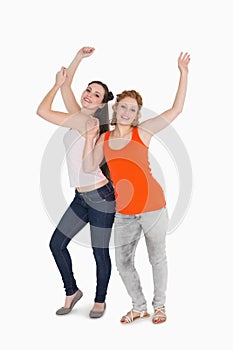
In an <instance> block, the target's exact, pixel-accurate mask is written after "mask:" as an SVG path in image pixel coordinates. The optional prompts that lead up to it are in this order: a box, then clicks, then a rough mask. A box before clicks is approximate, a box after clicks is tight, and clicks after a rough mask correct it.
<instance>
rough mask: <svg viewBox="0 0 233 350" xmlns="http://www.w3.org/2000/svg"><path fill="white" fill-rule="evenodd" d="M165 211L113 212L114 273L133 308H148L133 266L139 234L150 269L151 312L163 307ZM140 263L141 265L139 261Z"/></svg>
mask: <svg viewBox="0 0 233 350" xmlns="http://www.w3.org/2000/svg"><path fill="white" fill-rule="evenodd" d="M167 228H168V214H167V209H166V208H162V209H160V210H155V211H151V212H146V213H142V214H138V215H124V214H120V213H116V216H115V224H114V229H115V233H114V240H115V258H116V266H117V270H118V272H119V274H120V276H121V278H122V281H123V283H124V285H125V287H126V289H127V292H128V294H129V295H130V297H131V299H132V304H133V309H134V310H137V311H144V310H146V309H147V303H146V299H145V297H144V294H143V292H142V287H141V282H140V278H139V275H138V273H137V270H136V268H135V265H134V257H135V251H136V248H137V244H138V242H139V239H140V238H141V236H142V235H144V237H145V241H146V246H147V251H148V256H149V261H150V263H151V266H152V272H153V282H154V297H153V301H152V305H153V307H154V309H157V308H160V307H162V306H164V305H165V298H166V297H165V294H166V288H167V257H166V232H167ZM141 263H142V264H143V262H141Z"/></svg>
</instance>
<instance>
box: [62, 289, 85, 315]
mask: <svg viewBox="0 0 233 350" xmlns="http://www.w3.org/2000/svg"><path fill="white" fill-rule="evenodd" d="M82 296H83V293H82V291H81V290H80V289H78V290H77V292H76V295H75V296H74V299H73V300H72V301H71V304H70V307H61V308H60V309H58V310H57V311H56V315H66V314H68V313H69V312H70V311H71V310H72V309H73V307H74V305H75V304H76V303H77V301H79V300H80V299H81V298H82Z"/></svg>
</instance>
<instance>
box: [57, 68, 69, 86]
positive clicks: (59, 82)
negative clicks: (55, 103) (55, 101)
mask: <svg viewBox="0 0 233 350" xmlns="http://www.w3.org/2000/svg"><path fill="white" fill-rule="evenodd" d="M66 77H67V73H66V68H65V67H61V69H60V70H59V72H57V74H56V85H58V86H59V87H60V86H62V84H63V83H64V82H65V80H66Z"/></svg>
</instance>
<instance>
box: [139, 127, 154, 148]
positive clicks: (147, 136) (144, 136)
mask: <svg viewBox="0 0 233 350" xmlns="http://www.w3.org/2000/svg"><path fill="white" fill-rule="evenodd" d="M138 134H139V136H140V138H141V140H142V142H143V143H144V144H145V145H146V146H149V144H150V140H151V137H152V136H153V134H152V133H151V132H149V130H148V129H147V128H146V127H145V126H144V124H143V123H142V124H139V126H138Z"/></svg>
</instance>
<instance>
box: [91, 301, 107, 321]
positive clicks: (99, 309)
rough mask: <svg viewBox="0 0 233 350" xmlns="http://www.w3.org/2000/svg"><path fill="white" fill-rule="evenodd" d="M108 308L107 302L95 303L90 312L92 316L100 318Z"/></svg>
mask: <svg viewBox="0 0 233 350" xmlns="http://www.w3.org/2000/svg"><path fill="white" fill-rule="evenodd" d="M105 309H106V303H95V304H94V306H93V308H92V310H91V311H90V312H89V316H90V318H100V317H102V316H103V314H104V312H105Z"/></svg>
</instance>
